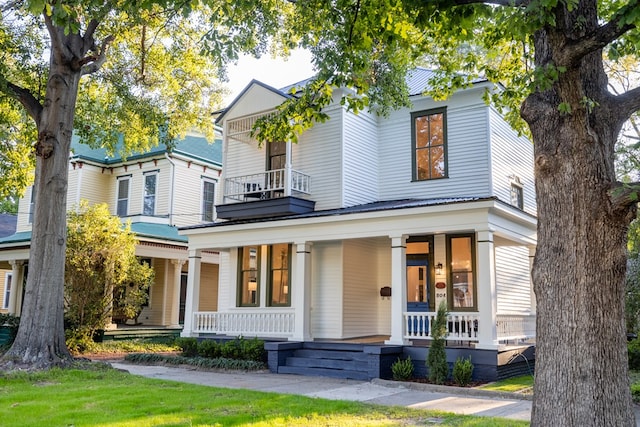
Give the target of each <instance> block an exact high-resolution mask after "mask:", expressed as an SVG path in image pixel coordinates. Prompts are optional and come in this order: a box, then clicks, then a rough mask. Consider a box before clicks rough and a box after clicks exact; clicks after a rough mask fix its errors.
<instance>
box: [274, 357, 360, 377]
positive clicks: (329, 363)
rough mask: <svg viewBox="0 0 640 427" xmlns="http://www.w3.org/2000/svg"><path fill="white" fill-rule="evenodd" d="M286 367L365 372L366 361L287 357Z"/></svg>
mask: <svg viewBox="0 0 640 427" xmlns="http://www.w3.org/2000/svg"><path fill="white" fill-rule="evenodd" d="M286 366H295V367H301V368H326V369H334V370H345V371H360V372H365V373H366V372H367V371H368V365H367V362H366V361H364V362H363V361H358V360H336V359H315V358H308V357H295V356H294V357H287V365H286Z"/></svg>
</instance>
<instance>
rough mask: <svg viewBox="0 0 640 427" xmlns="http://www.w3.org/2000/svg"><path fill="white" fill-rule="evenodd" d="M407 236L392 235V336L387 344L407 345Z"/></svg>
mask: <svg viewBox="0 0 640 427" xmlns="http://www.w3.org/2000/svg"><path fill="white" fill-rule="evenodd" d="M406 242H407V236H406V235H401V236H391V336H390V337H389V339H388V340H387V341H385V344H390V345H405V344H408V343H409V341H408V340H406V339H404V314H403V313H404V312H405V309H406V307H407V272H406V270H407V256H406V255H407V243H406Z"/></svg>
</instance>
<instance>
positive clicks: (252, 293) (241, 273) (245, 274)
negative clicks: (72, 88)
mask: <svg viewBox="0 0 640 427" xmlns="http://www.w3.org/2000/svg"><path fill="white" fill-rule="evenodd" d="M259 265H260V257H259V247H258V246H245V247H242V248H239V249H238V283H239V289H238V295H239V297H238V306H239V307H257V306H258V305H259V304H260V299H259V295H260V293H259V291H260V276H259V274H258V266H259Z"/></svg>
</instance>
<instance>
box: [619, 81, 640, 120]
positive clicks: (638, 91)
mask: <svg viewBox="0 0 640 427" xmlns="http://www.w3.org/2000/svg"><path fill="white" fill-rule="evenodd" d="M613 102H614V108H615V111H616V113H617V115H618V117H620V118H622V119H623V120H627V119H628V118H629V116H631V114H633V113H635V112H636V111H638V110H640V86H639V87H635V88H633V89H630V90H628V91H626V92H625V93H623V94H621V95H618V96H614V97H613Z"/></svg>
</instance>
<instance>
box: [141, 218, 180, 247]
mask: <svg viewBox="0 0 640 427" xmlns="http://www.w3.org/2000/svg"><path fill="white" fill-rule="evenodd" d="M131 231H133V232H134V233H135V234H136V236H137V237H138V238H140V237H149V238H154V239H161V240H173V241H175V242H180V243H187V241H188V240H187V236H181V235H179V234H178V228H177V227H174V226H171V225H167V224H152V223H149V222H133V223H131Z"/></svg>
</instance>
